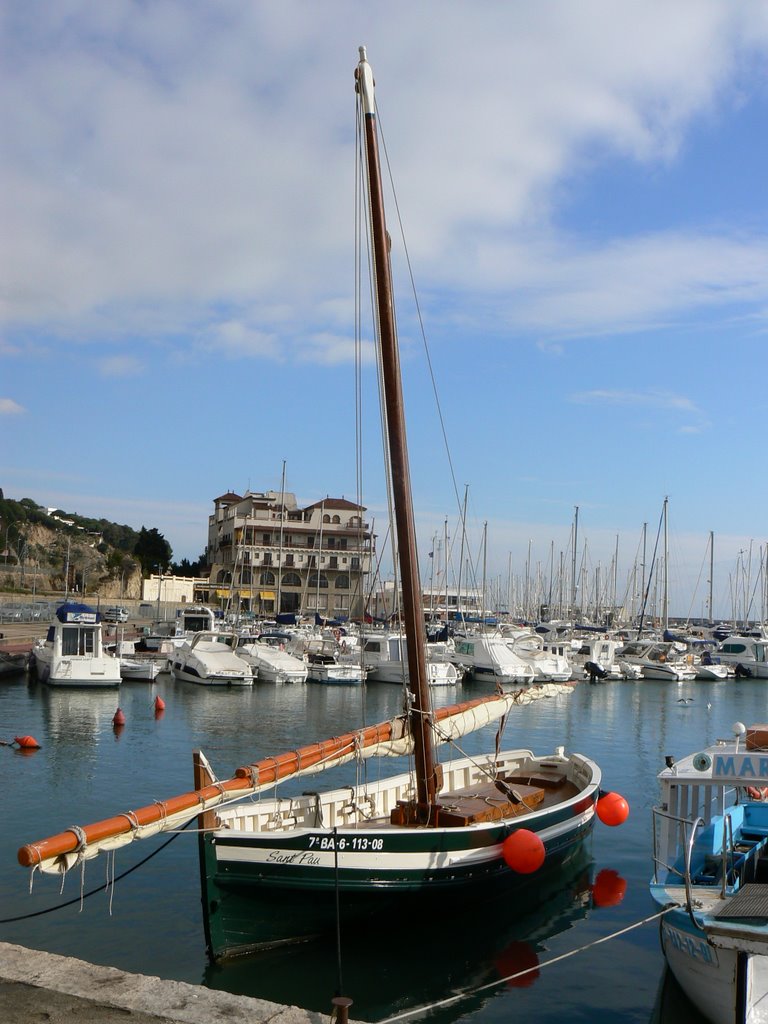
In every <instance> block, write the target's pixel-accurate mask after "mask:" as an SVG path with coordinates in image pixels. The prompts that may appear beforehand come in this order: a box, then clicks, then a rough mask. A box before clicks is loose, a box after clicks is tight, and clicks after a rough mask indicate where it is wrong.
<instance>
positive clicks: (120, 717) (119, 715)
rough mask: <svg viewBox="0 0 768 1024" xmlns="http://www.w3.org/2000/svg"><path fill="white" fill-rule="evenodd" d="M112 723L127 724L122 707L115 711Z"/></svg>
mask: <svg viewBox="0 0 768 1024" xmlns="http://www.w3.org/2000/svg"><path fill="white" fill-rule="evenodd" d="M112 725H125V715H124V714H123V712H122V711H121V710H120V708H118V709H117V711H116V712H115V717H114V718H113V719H112Z"/></svg>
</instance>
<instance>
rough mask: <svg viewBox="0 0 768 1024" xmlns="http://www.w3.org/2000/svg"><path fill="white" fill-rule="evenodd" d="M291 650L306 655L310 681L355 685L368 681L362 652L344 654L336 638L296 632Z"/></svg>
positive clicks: (304, 656) (304, 659)
mask: <svg viewBox="0 0 768 1024" xmlns="http://www.w3.org/2000/svg"><path fill="white" fill-rule="evenodd" d="M290 651H291V653H292V654H295V655H296V656H297V657H301V658H302V659H303V661H304V663H305V664H306V666H307V681H308V682H310V683H346V684H349V685H353V686H356V685H359V684H360V683H364V682H365V677H366V670H365V669H364V668H363V665H362V663H361V661H360V658H359V655H351V654H344V653H343V652H342V651H341V648H340V645H339V643H338V642H337V641H336V640H331V639H328V638H327V637H315V636H309V637H305V636H301V635H297V636H295V637H294V638H293V640H292V641H291V647H290Z"/></svg>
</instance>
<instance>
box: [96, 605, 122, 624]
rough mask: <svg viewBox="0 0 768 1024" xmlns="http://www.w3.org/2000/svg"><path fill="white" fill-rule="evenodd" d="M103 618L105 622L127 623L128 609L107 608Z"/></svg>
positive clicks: (102, 614) (102, 615)
mask: <svg viewBox="0 0 768 1024" xmlns="http://www.w3.org/2000/svg"><path fill="white" fill-rule="evenodd" d="M101 617H102V618H103V619H104V621H105V622H127V621H128V609H127V608H118V607H114V608H105V609H104V611H103V612H102V613H101Z"/></svg>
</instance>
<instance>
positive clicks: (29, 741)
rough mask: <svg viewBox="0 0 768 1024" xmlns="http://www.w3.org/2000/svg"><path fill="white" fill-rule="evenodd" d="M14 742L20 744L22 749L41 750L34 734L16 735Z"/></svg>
mask: <svg viewBox="0 0 768 1024" xmlns="http://www.w3.org/2000/svg"><path fill="white" fill-rule="evenodd" d="M13 742H14V743H16V744H18V746H19V747H20V748H21V749H22V750H39V749H40V744H39V743H38V742H37V740H36V739H35V737H34V736H14V738H13Z"/></svg>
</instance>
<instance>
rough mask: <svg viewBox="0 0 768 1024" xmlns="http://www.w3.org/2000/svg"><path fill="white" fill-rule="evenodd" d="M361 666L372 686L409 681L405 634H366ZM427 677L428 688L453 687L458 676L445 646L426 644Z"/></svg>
mask: <svg viewBox="0 0 768 1024" xmlns="http://www.w3.org/2000/svg"><path fill="white" fill-rule="evenodd" d="M362 652H363V653H362V657H363V665H365V667H366V669H367V670H368V679H369V681H370V682H372V683H400V684H401V685H403V684H405V683H407V682H408V665H407V658H406V653H405V634H404V633H389V632H382V633H375V634H367V635H366V636H365V637H364V638H363V645H362ZM426 662H427V674H428V676H429V685H430V686H453V685H455V684H456V683H457V682H458V681H459V679H460V678H461V677H460V674H459V670H458V669H457V668H456V666H455V665H454V664H453V663H452V662H451V661H450V660H449V659H448V655H447V649H446V646H445V644H444V643H438V644H431V643H427V644H426Z"/></svg>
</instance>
